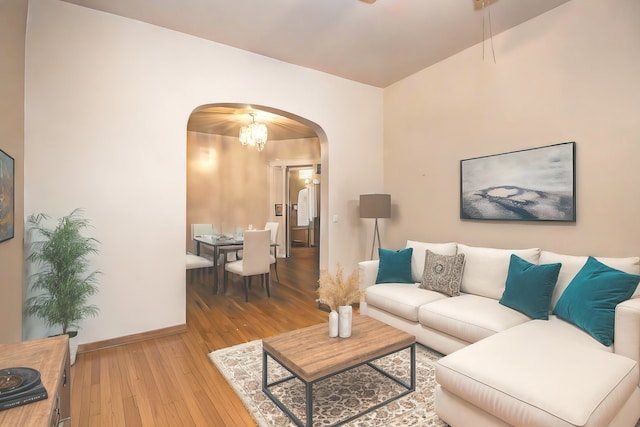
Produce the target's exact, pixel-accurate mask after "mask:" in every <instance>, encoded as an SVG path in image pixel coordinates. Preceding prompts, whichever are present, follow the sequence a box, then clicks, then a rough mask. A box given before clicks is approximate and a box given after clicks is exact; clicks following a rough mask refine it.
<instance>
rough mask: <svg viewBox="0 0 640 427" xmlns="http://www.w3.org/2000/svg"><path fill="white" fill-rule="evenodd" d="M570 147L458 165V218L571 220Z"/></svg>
mask: <svg viewBox="0 0 640 427" xmlns="http://www.w3.org/2000/svg"><path fill="white" fill-rule="evenodd" d="M575 151H576V143H575V142H565V143H561V144H555V145H549V146H546V147H539V148H531V149H528V150H521V151H513V152H510V153H504V154H496V155H491V156H484V157H476V158H473V159H466V160H461V161H460V218H461V219H479V220H516V221H566V222H575V220H576V196H575V192H576V191H575V190H576V167H575V166H576V164H575Z"/></svg>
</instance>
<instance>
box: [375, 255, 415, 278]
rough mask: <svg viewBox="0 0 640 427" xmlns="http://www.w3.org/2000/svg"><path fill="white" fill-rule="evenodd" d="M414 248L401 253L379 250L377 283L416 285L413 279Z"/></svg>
mask: <svg viewBox="0 0 640 427" xmlns="http://www.w3.org/2000/svg"><path fill="white" fill-rule="evenodd" d="M411 255H413V248H406V249H402V250H399V251H390V250H387V249H382V248H379V249H378V257H379V258H380V263H379V264H378V277H377V278H376V283H414V281H413V278H412V277H411Z"/></svg>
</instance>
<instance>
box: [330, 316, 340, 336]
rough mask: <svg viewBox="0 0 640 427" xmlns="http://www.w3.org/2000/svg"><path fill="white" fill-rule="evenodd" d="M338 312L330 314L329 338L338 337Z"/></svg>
mask: <svg viewBox="0 0 640 427" xmlns="http://www.w3.org/2000/svg"><path fill="white" fill-rule="evenodd" d="M338 319H339V317H338V312H337V311H335V310H331V313H329V337H330V338H335V337H337V336H338Z"/></svg>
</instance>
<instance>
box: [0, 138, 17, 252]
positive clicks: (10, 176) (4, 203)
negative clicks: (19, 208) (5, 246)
mask: <svg viewBox="0 0 640 427" xmlns="http://www.w3.org/2000/svg"><path fill="white" fill-rule="evenodd" d="M13 170H14V160H13V157H11V156H10V155H8V154H7V153H5V152H4V151H3V150H0V242H4V241H5V240H9V239H13V230H14V212H15V209H14V202H15V200H14V191H15V187H14V185H15V184H14V171H13Z"/></svg>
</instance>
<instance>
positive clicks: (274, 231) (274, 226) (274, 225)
mask: <svg viewBox="0 0 640 427" xmlns="http://www.w3.org/2000/svg"><path fill="white" fill-rule="evenodd" d="M279 228H280V223H279V222H267V223H266V224H265V225H264V229H265V230H269V231H270V232H271V244H272V245H275V244H277V243H278V229H279ZM270 253H271V255H270V257H271V258H270V260H269V262H270V264H271V265H273V269H274V270H275V272H276V280H277V281H278V283H280V276H279V275H278V247H277V246H271V251H270Z"/></svg>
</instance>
